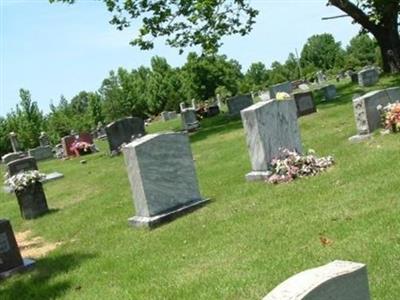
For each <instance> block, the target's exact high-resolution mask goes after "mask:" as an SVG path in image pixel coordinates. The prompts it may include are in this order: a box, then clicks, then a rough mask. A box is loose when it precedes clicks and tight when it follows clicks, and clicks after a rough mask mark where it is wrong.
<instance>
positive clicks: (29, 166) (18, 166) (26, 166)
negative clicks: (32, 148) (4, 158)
mask: <svg viewBox="0 0 400 300" xmlns="http://www.w3.org/2000/svg"><path fill="white" fill-rule="evenodd" d="M37 169H38V167H37V163H36V159H34V158H33V157H30V156H28V157H24V158H19V159H16V160H13V161H12V162H9V163H8V164H7V171H8V175H9V176H10V177H11V176H14V175H15V174H18V173H20V172H24V171H32V170H37Z"/></svg>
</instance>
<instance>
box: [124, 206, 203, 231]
mask: <svg viewBox="0 0 400 300" xmlns="http://www.w3.org/2000/svg"><path fill="white" fill-rule="evenodd" d="M209 201H210V199H202V200H199V201H196V202H192V203H189V204H187V205H184V206H181V207H179V208H177V209H174V210H172V211H169V212H166V213H163V214H160V215H156V216H152V217H141V216H134V217H132V218H129V219H128V222H129V224H130V225H132V226H133V227H137V228H148V229H151V228H154V227H157V226H159V225H161V224H162V223H166V222H169V221H172V220H174V219H176V218H178V217H180V216H182V215H184V214H186V213H189V212H191V211H193V210H195V209H197V208H200V207H202V206H203V205H204V204H206V203H207V202H209Z"/></svg>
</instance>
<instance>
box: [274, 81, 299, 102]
mask: <svg viewBox="0 0 400 300" xmlns="http://www.w3.org/2000/svg"><path fill="white" fill-rule="evenodd" d="M279 92H284V93H288V94H289V95H290V94H291V93H292V92H293V85H292V83H291V82H289V81H288V82H283V83H279V84H275V85H273V86H271V87H270V88H269V95H270V97H271V99H274V98H276V94H277V93H279Z"/></svg>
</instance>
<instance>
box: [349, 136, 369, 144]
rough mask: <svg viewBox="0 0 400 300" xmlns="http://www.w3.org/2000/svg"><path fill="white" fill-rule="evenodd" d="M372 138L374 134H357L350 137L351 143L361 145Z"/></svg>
mask: <svg viewBox="0 0 400 300" xmlns="http://www.w3.org/2000/svg"><path fill="white" fill-rule="evenodd" d="M370 138H372V134H357V135H353V136H351V137H349V142H352V143H359V142H362V141H366V140H369V139H370Z"/></svg>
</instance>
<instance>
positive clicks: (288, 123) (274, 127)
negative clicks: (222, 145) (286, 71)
mask: <svg viewBox="0 0 400 300" xmlns="http://www.w3.org/2000/svg"><path fill="white" fill-rule="evenodd" d="M241 115H242V122H243V126H244V130H245V133H246V140H247V148H248V150H249V154H250V161H251V166H252V172H250V173H248V174H247V175H246V179H247V180H249V181H253V180H263V179H265V177H266V176H267V175H268V167H269V165H270V163H271V160H272V159H273V158H276V157H278V156H279V154H280V152H281V150H282V149H283V148H286V149H289V150H295V151H297V152H298V153H301V152H302V146H301V138H300V129H299V125H298V123H297V107H296V103H295V101H294V100H293V99H290V100H275V99H273V100H269V101H262V102H258V103H256V104H254V105H252V106H250V107H248V108H246V109H244V110H242V111H241Z"/></svg>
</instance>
